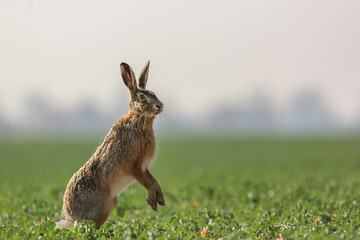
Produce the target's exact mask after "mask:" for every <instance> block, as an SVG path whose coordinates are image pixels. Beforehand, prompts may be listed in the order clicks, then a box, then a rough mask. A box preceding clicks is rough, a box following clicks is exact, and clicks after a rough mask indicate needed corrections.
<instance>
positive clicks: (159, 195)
mask: <svg viewBox="0 0 360 240" xmlns="http://www.w3.org/2000/svg"><path fill="white" fill-rule="evenodd" d="M156 200H157V202H158V203H159V204H160V205H161V206H165V199H164V196H163V194H162V192H161V190H160V191H156Z"/></svg>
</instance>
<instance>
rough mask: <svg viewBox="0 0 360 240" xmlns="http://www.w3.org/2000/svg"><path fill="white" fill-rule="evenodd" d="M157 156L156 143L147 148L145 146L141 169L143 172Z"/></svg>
mask: <svg viewBox="0 0 360 240" xmlns="http://www.w3.org/2000/svg"><path fill="white" fill-rule="evenodd" d="M154 156H155V143H153V142H151V143H149V144H148V145H147V146H144V152H143V154H142V163H141V168H142V170H143V171H145V169H147V168H148V167H149V166H150V164H151V162H152V161H153V159H154Z"/></svg>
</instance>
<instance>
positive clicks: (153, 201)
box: [146, 196, 157, 211]
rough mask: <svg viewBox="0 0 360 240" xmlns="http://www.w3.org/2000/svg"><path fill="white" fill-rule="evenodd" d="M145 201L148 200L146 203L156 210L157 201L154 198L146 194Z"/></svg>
mask: <svg viewBox="0 0 360 240" xmlns="http://www.w3.org/2000/svg"><path fill="white" fill-rule="evenodd" d="M146 201H147V202H148V204H149V205H150V206H151V208H152V210H154V211H157V201H156V198H150V196H148V197H147V198H146Z"/></svg>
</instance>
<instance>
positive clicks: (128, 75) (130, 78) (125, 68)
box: [120, 63, 137, 96]
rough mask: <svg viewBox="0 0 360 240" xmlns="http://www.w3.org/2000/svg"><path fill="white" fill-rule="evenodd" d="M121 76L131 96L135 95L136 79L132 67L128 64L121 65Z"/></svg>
mask: <svg viewBox="0 0 360 240" xmlns="http://www.w3.org/2000/svg"><path fill="white" fill-rule="evenodd" d="M120 70H121V76H122V78H123V80H124V83H125V85H126V86H127V87H128V89H129V91H130V94H131V96H132V95H133V94H134V93H135V91H136V89H137V87H136V79H135V74H134V72H133V70H132V69H131V67H130V66H129V65H128V64H126V63H121V64H120Z"/></svg>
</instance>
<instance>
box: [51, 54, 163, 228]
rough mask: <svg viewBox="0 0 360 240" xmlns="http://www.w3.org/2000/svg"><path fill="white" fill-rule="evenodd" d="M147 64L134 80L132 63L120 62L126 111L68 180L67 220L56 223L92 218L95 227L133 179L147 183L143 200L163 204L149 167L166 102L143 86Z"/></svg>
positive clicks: (154, 205)
mask: <svg viewBox="0 0 360 240" xmlns="http://www.w3.org/2000/svg"><path fill="white" fill-rule="evenodd" d="M149 64H150V62H149V61H148V62H147V64H146V65H145V67H144V69H143V70H142V72H141V74H140V77H139V84H138V85H137V83H136V79H135V75H134V72H133V71H132V69H131V67H130V66H129V65H128V64H126V63H121V64H120V70H121V75H122V78H123V80H124V83H125V85H126V86H127V88H128V89H129V93H130V104H129V112H128V114H127V115H125V116H123V117H121V118H120V120H118V121H117V122H116V123H115V124H114V125H113V127H112V128H111V130H110V132H109V133H108V135H107V136H106V137H105V139H104V141H103V143H102V144H101V145H100V146H99V147H98V148H97V149H96V151H95V153H94V154H93V155H92V156H91V158H90V159H89V160H88V161H87V162H86V163H85V165H84V166H83V167H81V168H80V169H79V171H78V172H76V173H75V174H74V175H73V176H72V178H71V179H70V181H69V183H68V185H67V187H66V191H65V194H64V202H63V212H64V215H65V219H64V220H57V221H56V227H57V228H69V227H73V226H74V221H80V220H91V221H93V222H94V223H95V225H96V229H99V228H100V226H101V225H102V224H104V223H105V221H106V220H107V218H108V216H109V214H110V213H111V212H112V211H113V210H114V208H115V207H116V205H117V202H118V199H117V195H118V193H119V192H120V191H121V190H123V189H124V188H125V187H126V186H128V185H129V184H130V183H131V182H133V181H134V180H137V181H138V182H139V183H140V184H141V185H142V186H144V187H145V188H146V190H147V192H148V196H147V199H146V200H147V202H148V204H149V205H150V206H151V208H152V209H153V210H154V211H157V204H160V205H161V206H165V200H164V197H163V194H162V191H161V188H160V185H159V183H158V182H157V181H156V179H155V178H154V177H153V176H152V175H151V173H150V172H149V170H148V166H149V164H150V163H151V161H152V159H153V158H154V155H155V137H154V131H153V121H154V119H155V116H156V115H158V114H159V113H161V112H162V110H163V106H164V105H163V103H162V102H160V100H159V99H158V98H157V97H156V96H155V94H154V93H153V92H151V91H148V90H146V89H145V88H146V83H147V79H148V73H149Z"/></svg>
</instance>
